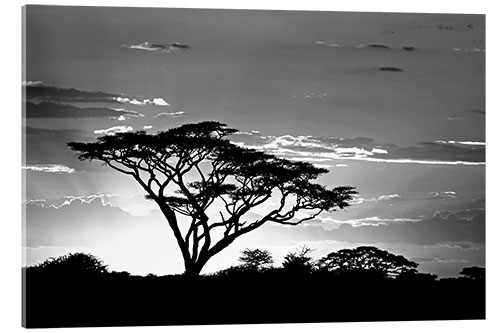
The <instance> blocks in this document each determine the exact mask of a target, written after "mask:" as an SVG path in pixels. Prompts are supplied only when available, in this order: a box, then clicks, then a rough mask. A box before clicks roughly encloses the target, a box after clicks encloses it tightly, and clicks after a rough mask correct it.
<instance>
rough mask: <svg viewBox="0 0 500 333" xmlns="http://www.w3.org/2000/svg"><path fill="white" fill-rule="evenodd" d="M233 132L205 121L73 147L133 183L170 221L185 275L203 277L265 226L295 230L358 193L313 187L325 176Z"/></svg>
mask: <svg viewBox="0 0 500 333" xmlns="http://www.w3.org/2000/svg"><path fill="white" fill-rule="evenodd" d="M235 132H237V130H236V129H232V128H228V127H226V125H225V124H222V123H219V122H214V121H204V122H200V123H195V124H186V125H182V126H180V127H177V128H172V129H169V130H166V131H162V132H158V133H157V134H147V133H146V132H144V131H137V132H129V133H117V134H115V135H106V136H101V137H99V138H98V139H97V141H96V142H90V143H84V142H71V143H68V146H69V147H70V148H71V149H72V150H74V151H76V152H78V155H77V156H78V158H79V159H80V160H100V161H102V162H103V164H104V165H107V166H109V167H110V168H112V169H114V170H116V171H118V172H121V173H123V174H126V175H129V176H131V177H133V178H134V179H135V180H136V181H137V182H138V183H139V184H140V185H141V186H142V188H143V189H144V190H145V191H146V193H147V194H146V198H147V199H150V200H153V201H154V202H155V203H156V204H157V205H158V206H159V208H160V210H161V212H162V213H163V215H164V216H165V218H166V220H167V222H168V224H169V226H170V228H171V229H172V231H173V234H174V237H175V239H176V241H177V244H178V246H179V248H180V250H181V253H182V256H183V259H184V266H185V273H186V274H188V275H198V274H199V273H200V271H201V269H202V268H203V266H204V265H205V264H206V263H207V261H208V260H209V259H210V258H212V257H213V256H214V255H216V254H217V253H219V252H220V251H221V250H223V249H224V248H226V247H227V246H229V245H230V244H231V243H232V242H233V241H234V240H235V239H236V238H238V237H240V236H242V235H244V234H246V233H248V232H250V231H253V230H255V229H257V228H258V227H260V226H262V225H263V224H264V223H266V222H275V223H280V224H288V225H297V224H300V223H302V222H304V221H307V220H311V219H314V218H315V217H316V216H318V215H319V214H320V213H322V212H333V211H335V210H336V209H337V208H344V207H347V206H349V203H348V202H349V200H351V199H352V195H353V194H355V193H356V192H355V191H354V188H353V187H350V186H341V187H335V188H332V189H327V188H326V187H324V186H322V185H319V184H317V183H314V182H313V181H314V180H315V179H316V178H317V177H318V176H320V175H321V174H324V173H326V172H328V171H327V170H326V169H322V168H318V167H315V166H313V165H312V164H310V163H305V162H296V161H289V160H286V159H282V158H278V157H276V156H273V155H271V154H268V153H265V152H262V151H258V150H255V149H248V148H244V147H240V146H238V145H236V144H233V143H231V142H230V141H229V139H228V137H229V136H230V135H231V134H233V133H235ZM264 202H267V203H273V204H275V205H274V207H273V208H271V209H270V210H269V211H268V212H267V213H266V214H265V215H264V216H262V217H261V218H258V219H253V221H251V220H250V218H251V217H249V216H248V214H247V213H249V212H250V211H251V210H252V209H253V208H255V207H257V206H259V205H261V204H263V203H264ZM254 216H255V215H254Z"/></svg>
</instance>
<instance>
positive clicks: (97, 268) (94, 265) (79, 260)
mask: <svg viewBox="0 0 500 333" xmlns="http://www.w3.org/2000/svg"><path fill="white" fill-rule="evenodd" d="M33 268H34V269H36V270H37V271H43V272H47V273H58V274H64V273H108V268H107V266H106V265H104V263H103V262H102V260H100V259H99V258H97V257H95V256H93V255H91V254H86V253H69V254H66V255H63V256H60V257H57V258H53V257H50V258H48V259H47V260H45V261H44V262H42V263H40V264H38V265H36V266H33Z"/></svg>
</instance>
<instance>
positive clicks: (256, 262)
mask: <svg viewBox="0 0 500 333" xmlns="http://www.w3.org/2000/svg"><path fill="white" fill-rule="evenodd" d="M238 261H240V262H241V263H242V266H243V267H245V268H248V269H250V270H254V271H258V270H262V269H266V268H269V267H271V265H272V264H273V262H274V260H273V256H272V255H271V253H270V252H269V251H267V250H261V249H254V250H252V249H245V250H243V252H241V256H240V257H239V258H238Z"/></svg>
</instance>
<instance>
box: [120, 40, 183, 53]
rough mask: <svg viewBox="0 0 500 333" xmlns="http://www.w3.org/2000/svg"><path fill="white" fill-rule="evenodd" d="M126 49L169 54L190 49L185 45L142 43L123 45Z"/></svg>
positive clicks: (177, 43) (175, 43)
mask: <svg viewBox="0 0 500 333" xmlns="http://www.w3.org/2000/svg"><path fill="white" fill-rule="evenodd" d="M123 46H125V47H126V48H128V49H135V50H141V51H148V52H153V53H171V52H174V51H178V50H187V49H190V48H191V47H190V46H189V45H187V44H183V43H179V42H173V43H169V44H161V43H150V42H144V43H139V44H131V45H125V44H124V45H123Z"/></svg>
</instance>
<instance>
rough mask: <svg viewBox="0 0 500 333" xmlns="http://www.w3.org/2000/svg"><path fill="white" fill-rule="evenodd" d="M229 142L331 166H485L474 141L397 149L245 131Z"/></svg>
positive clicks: (480, 144)
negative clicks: (363, 163) (356, 163)
mask: <svg viewBox="0 0 500 333" xmlns="http://www.w3.org/2000/svg"><path fill="white" fill-rule="evenodd" d="M232 139H233V142H235V143H236V144H238V145H240V146H244V147H249V148H255V149H262V150H267V151H269V152H272V153H274V154H276V155H279V156H283V157H286V158H295V159H298V158H299V159H302V160H305V161H310V162H311V163H315V162H317V163H324V164H332V162H334V161H336V160H353V161H366V162H374V163H399V164H428V165H469V166H477V165H484V164H485V162H484V160H485V149H484V148H485V143H484V142H476V141H454V140H449V141H444V140H440V141H434V142H422V143H420V144H418V145H415V146H407V147H400V146H397V145H395V144H392V143H387V144H380V143H376V142H374V140H373V139H371V138H364V137H357V138H336V137H314V136H310V135H309V136H292V135H282V136H263V135H261V134H260V133H258V134H257V133H248V132H238V133H235V134H234V135H233V137H232Z"/></svg>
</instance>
